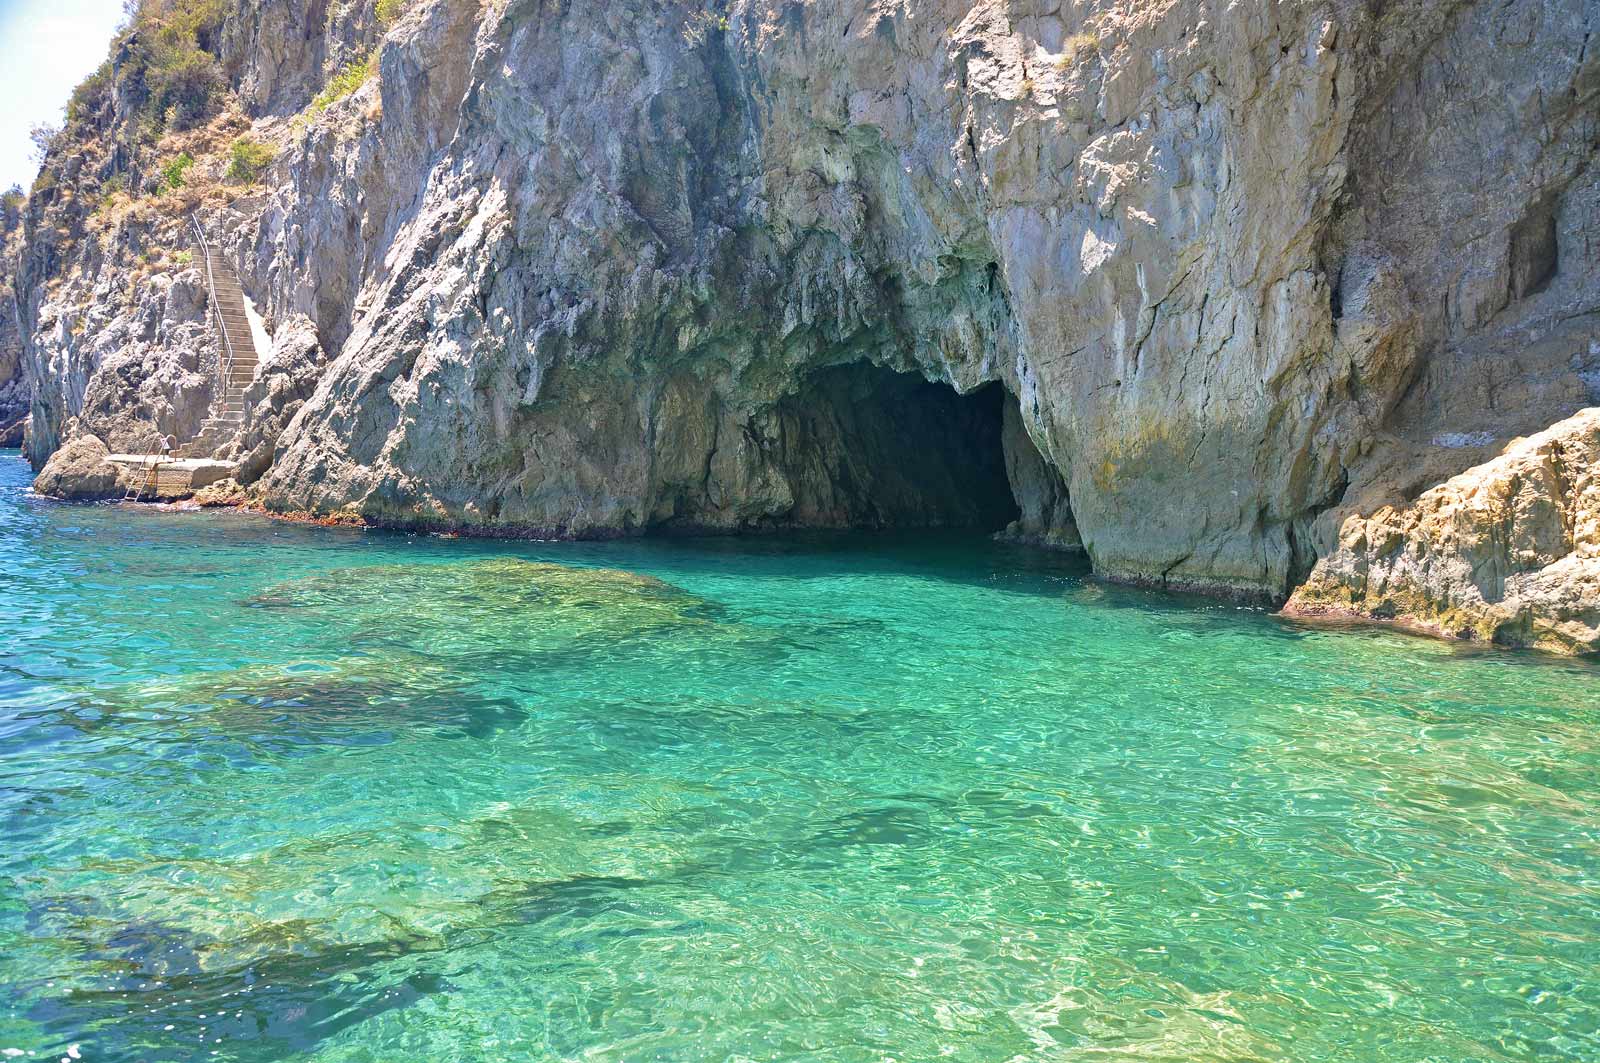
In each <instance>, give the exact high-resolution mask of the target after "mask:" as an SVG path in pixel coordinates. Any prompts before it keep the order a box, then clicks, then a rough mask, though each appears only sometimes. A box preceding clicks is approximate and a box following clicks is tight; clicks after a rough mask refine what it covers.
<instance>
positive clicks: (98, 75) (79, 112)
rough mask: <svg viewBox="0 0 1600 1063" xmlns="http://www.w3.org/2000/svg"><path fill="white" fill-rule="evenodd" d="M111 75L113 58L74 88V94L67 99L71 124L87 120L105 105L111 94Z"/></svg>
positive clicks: (69, 122) (68, 118)
mask: <svg viewBox="0 0 1600 1063" xmlns="http://www.w3.org/2000/svg"><path fill="white" fill-rule="evenodd" d="M111 76H112V69H111V60H110V59H107V60H106V61H105V62H103V63H101V64H100V66H99V67H98V68H97V69H96V70H95V72H94V73H92V74H90V75H89V76H88V77H86V78H84V79H83V83H82V84H81V85H79V86H78V87H77V88H75V89H73V90H72V96H71V98H70V99H68V100H67V123H68V124H69V125H77V124H79V123H82V122H85V121H87V120H88V119H89V118H90V117H91V115H92V114H93V113H94V112H95V111H98V110H99V109H100V108H101V106H102V105H104V103H105V102H106V101H107V100H108V99H109V98H110V95H111Z"/></svg>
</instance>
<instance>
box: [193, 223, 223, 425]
mask: <svg viewBox="0 0 1600 1063" xmlns="http://www.w3.org/2000/svg"><path fill="white" fill-rule="evenodd" d="M189 227H190V228H191V229H192V230H193V231H194V238H195V241H196V242H197V243H198V244H199V245H200V255H201V257H203V258H204V259H205V260H206V290H207V291H208V292H210V293H211V313H212V314H213V315H215V316H216V319H217V331H218V332H220V333H221V334H222V353H223V356H224V357H223V358H222V359H219V361H220V362H221V364H220V365H219V366H218V373H217V384H218V385H219V386H220V387H221V388H222V394H223V395H224V396H226V395H227V393H228V389H229V388H230V387H231V386H232V384H233V337H231V336H229V335H228V323H227V322H226V321H225V320H223V317H222V300H221V299H219V298H217V278H216V276H215V275H214V274H212V272H211V245H209V244H207V243H206V233H205V230H204V229H202V228H201V227H200V219H199V218H197V217H196V216H195V215H193V214H191V215H189Z"/></svg>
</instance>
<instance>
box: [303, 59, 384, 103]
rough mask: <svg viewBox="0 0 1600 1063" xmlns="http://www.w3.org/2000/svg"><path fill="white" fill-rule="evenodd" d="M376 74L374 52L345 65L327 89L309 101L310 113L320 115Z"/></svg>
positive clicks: (376, 64) (376, 65)
mask: <svg viewBox="0 0 1600 1063" xmlns="http://www.w3.org/2000/svg"><path fill="white" fill-rule="evenodd" d="M377 72H378V53H377V51H376V50H374V51H373V52H372V53H371V54H370V55H368V56H367V57H366V58H365V59H361V60H358V61H355V62H350V63H346V64H345V65H344V66H343V67H342V68H341V69H340V71H339V72H338V73H337V74H335V75H333V77H332V78H331V79H330V80H329V81H328V85H327V87H326V88H324V89H323V90H322V91H321V92H319V93H317V98H316V99H314V100H312V101H311V106H310V108H309V110H310V112H311V113H312V114H321V113H322V112H323V111H326V110H327V109H328V108H329V107H331V106H333V105H334V104H335V103H338V102H339V101H340V100H342V99H344V98H345V97H346V96H348V95H350V94H351V93H353V92H355V91H356V90H357V89H359V88H360V87H361V86H362V85H365V84H366V83H367V79H368V78H371V77H372V76H373V75H375V74H376V73H377Z"/></svg>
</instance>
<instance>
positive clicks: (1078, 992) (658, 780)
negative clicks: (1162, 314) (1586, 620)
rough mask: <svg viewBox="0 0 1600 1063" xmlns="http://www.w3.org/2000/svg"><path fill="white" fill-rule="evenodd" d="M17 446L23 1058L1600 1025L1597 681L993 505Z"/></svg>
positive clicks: (1213, 1046) (1012, 1048) (12, 1019)
mask: <svg viewBox="0 0 1600 1063" xmlns="http://www.w3.org/2000/svg"><path fill="white" fill-rule="evenodd" d="M26 482H27V475H26V468H25V466H23V465H22V463H21V462H20V461H18V460H16V459H15V458H14V457H13V456H10V455H7V456H0V616H4V617H5V625H6V628H5V634H4V636H3V641H0V648H3V653H0V839H3V840H4V845H3V846H0V1049H12V1050H14V1051H20V1052H21V1053H24V1055H22V1056H19V1057H17V1058H24V1059H49V1060H52V1061H54V1060H58V1059H60V1058H62V1057H68V1058H69V1059H70V1058H72V1055H71V1054H72V1053H74V1052H75V1053H76V1054H77V1055H78V1056H80V1057H81V1058H83V1059H86V1060H191V1059H192V1060H210V1059H219V1060H317V1061H369V1063H390V1061H413V1060H415V1061H422V1060H428V1061H434V1060H546V1059H548V1060H556V1059H561V1060H569V1059H582V1060H629V1061H632V1060H730V1061H733V1060H836V1061H863V1063H868V1061H870V1063H881V1061H885V1060H896V1061H901V1063H912V1061H933V1060H939V1059H951V1060H958V1061H973V1063H979V1061H982V1063H990V1061H1003V1060H1085V1061H1088V1060H1095V1061H1099V1060H1141V1061H1149V1060H1172V1061H1180V1060H1181V1061H1186V1063H1187V1061H1198V1060H1294V1061H1306V1063H1311V1061H1316V1063H1328V1061H1352V1063H1357V1061H1359V1063H1389V1061H1394V1063H1400V1061H1404V1063H1417V1061H1424V1060H1431V1061H1451V1063H1457V1061H1466V1060H1535V1059H1537V1060H1573V1061H1577V1060H1584V1061H1592V1060H1596V1059H1600V845H1597V832H1600V772H1597V770H1596V769H1597V768H1600V698H1597V695H1596V691H1597V689H1600V685H1597V680H1600V672H1597V671H1596V670H1595V669H1594V668H1593V667H1592V666H1587V665H1582V664H1574V663H1562V662H1557V661H1551V660H1545V659H1539V658H1535V657H1532V656H1522V655H1511V654H1497V653H1482V652H1480V653H1471V652H1464V651H1462V650H1460V649H1458V648H1453V647H1451V646H1448V645H1445V644H1442V643H1435V642H1430V641H1425V640H1420V639H1413V638H1408V637H1405V636H1401V635H1396V634H1392V633H1388V632H1375V631H1346V632H1330V631H1317V630H1307V629H1302V628H1297V627H1294V626H1291V625H1288V624H1286V623H1284V622H1282V621H1279V620H1276V619H1274V618H1272V617H1270V616H1267V615H1265V614H1262V613H1259V612H1254V611H1249V610H1240V609H1236V608H1232V607H1227V606H1221V605H1217V604H1214V603H1206V602H1196V601H1186V600H1180V599H1175V598H1170V597H1162V596H1157V595H1152V594H1146V593H1141V592H1136V591H1132V590H1121V589H1116V588H1110V587H1106V586H1103V585H1100V584H1097V583H1094V582H1091V581H1087V580H1085V579H1084V578H1083V572H1082V570H1081V569H1080V568H1079V567H1077V566H1075V565H1073V564H1072V563H1070V562H1066V561H1063V560H1061V559H1059V558H1055V557H1052V556H1048V555H1040V554H1035V553H1029V552H1026V551H1017V550H1011V549H1004V548H1000V547H996V546H993V545H990V544H988V543H986V542H984V541H982V540H977V539H973V540H963V539H949V538H945V539H935V540H924V541H921V542H916V541H893V540H881V539H878V540H874V539H832V540H828V539H820V540H812V541H808V542H807V541H794V540H785V541H779V540H768V541H749V540H746V541H701V542H651V543H612V544H538V543H486V542H471V541H456V540H445V539H438V538H407V537H402V536H392V535H379V534H370V533H361V532H355V531H349V530H336V529H321V528H313V527H302V526H293V525H285V524H278V523H271V522H267V521H264V520H260V519H257V518H252V517H248V516H243V515H238V514H228V513H221V514H180V513H167V512H160V511H155V510H151V509H148V508H143V509H138V510H129V509H124V508H119V507H115V506H97V507H68V506H61V505H55V504H51V503H48V502H44V501H41V500H36V499H31V498H27V497H25V495H24V489H25V485H26ZM74 1046H76V1047H74Z"/></svg>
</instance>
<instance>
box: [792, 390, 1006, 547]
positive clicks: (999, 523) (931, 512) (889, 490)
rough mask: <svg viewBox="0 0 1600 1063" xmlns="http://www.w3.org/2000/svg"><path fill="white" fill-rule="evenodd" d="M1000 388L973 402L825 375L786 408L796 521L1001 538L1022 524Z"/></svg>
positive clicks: (950, 393) (947, 393) (973, 396)
mask: <svg viewBox="0 0 1600 1063" xmlns="http://www.w3.org/2000/svg"><path fill="white" fill-rule="evenodd" d="M1008 403H1009V404H1010V405H1011V406H1012V407H1015V406H1016V400H1015V399H1013V398H1011V396H1010V395H1008V394H1007V393H1006V391H1005V389H1004V388H1002V387H1001V386H1000V385H999V384H989V385H987V386H985V387H982V388H979V389H977V390H975V391H972V392H970V393H968V394H966V395H961V394H958V393H957V392H956V391H955V389H954V388H952V387H950V386H949V385H947V384H935V383H931V382H929V381H927V380H924V379H923V378H922V377H921V376H919V375H917V374H915V373H896V372H894V371H893V370H890V369H885V368H883V367H881V366H875V365H871V364H868V363H866V362H855V363H851V364H849V365H842V366H834V367H831V368H828V369H823V370H819V371H817V372H815V373H813V374H811V376H810V377H808V378H807V379H806V381H805V384H804V386H803V387H802V389H801V390H800V392H799V393H797V394H795V395H792V396H790V397H789V398H788V399H785V400H784V401H783V402H782V403H780V404H779V405H778V408H777V414H778V428H779V438H778V443H779V447H780V450H781V453H780V455H779V458H778V464H779V466H780V467H781V468H782V469H783V472H784V475H785V477H786V479H787V480H788V482H789V488H790V491H791V493H792V494H793V496H794V508H793V509H792V510H791V512H790V514H789V522H790V523H792V524H793V525H796V526H801V527H814V528H865V529H895V528H952V529H954V528H962V529H969V530H974V531H984V532H996V531H1000V530H1002V529H1004V528H1006V527H1007V526H1009V525H1010V524H1012V522H1014V521H1016V520H1017V519H1018V518H1019V517H1020V516H1022V508H1021V507H1020V506H1019V505H1018V503H1017V498H1016V496H1015V495H1014V494H1013V492H1012V488H1011V483H1010V478H1009V476H1008V473H1007V454H1006V431H1007V417H1006V405H1007V404H1008Z"/></svg>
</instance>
